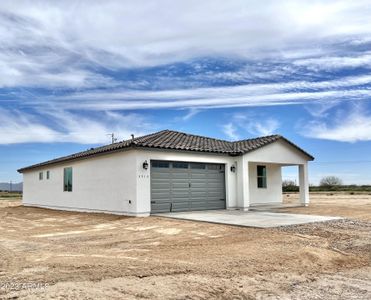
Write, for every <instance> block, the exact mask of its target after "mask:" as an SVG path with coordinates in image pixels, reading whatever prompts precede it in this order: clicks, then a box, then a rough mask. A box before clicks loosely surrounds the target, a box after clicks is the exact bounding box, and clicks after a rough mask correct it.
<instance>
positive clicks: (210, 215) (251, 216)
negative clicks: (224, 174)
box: [155, 210, 342, 228]
mask: <svg viewBox="0 0 371 300" xmlns="http://www.w3.org/2000/svg"><path fill="white" fill-rule="evenodd" d="M155 216H159V217H167V218H174V219H183V220H191V221H200V222H210V223H218V224H226V225H235V226H246V227H257V228H270V227H280V226H289V225H298V224H306V223H312V222H323V221H330V220H339V219H342V218H340V217H327V216H315V215H304V214H289V213H275V212H258V211H240V210H208V211H189V212H172V213H161V214H156V215H155Z"/></svg>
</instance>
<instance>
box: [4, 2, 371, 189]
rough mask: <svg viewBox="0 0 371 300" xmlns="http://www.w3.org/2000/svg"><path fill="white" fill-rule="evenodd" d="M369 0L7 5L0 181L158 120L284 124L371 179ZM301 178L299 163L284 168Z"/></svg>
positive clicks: (350, 175) (226, 128)
mask: <svg viewBox="0 0 371 300" xmlns="http://www.w3.org/2000/svg"><path fill="white" fill-rule="evenodd" d="M370 16H371V0H368V1H362V0H357V1H348V0H344V1H298V0H294V1H290V0H287V1H253V0H250V1H247V0H241V1H238V0H231V1H224V0H222V1H218V0H212V1H208V0H203V1H199V0H198V1H192V0H184V1H181V0H179V1H170V0H169V1H163V0H153V1H148V0H136V1H110V0H105V1H92V0H90V1H37V0H33V1H21V0H19V1H14V0H11V1H6V0H2V1H1V2H0V41H1V42H0V182H1V181H9V180H13V181H20V180H21V176H20V175H19V174H17V172H16V169H17V168H20V167H22V166H25V165H29V164H33V163H37V162H40V161H43V160H47V159H51V158H54V157H57V156H61V155H65V154H70V153H72V152H76V151H80V150H85V149H87V148H90V147H93V146H97V145H101V144H105V143H108V142H109V137H108V136H107V134H108V133H111V132H114V133H115V135H116V136H117V137H118V138H119V140H122V139H127V138H129V136H130V134H131V133H134V134H135V135H139V134H144V133H149V132H153V131H157V130H162V129H166V128H167V129H174V130H180V131H185V132H189V133H195V134H201V135H207V136H212V137H216V138H221V139H228V140H237V139H245V138H250V137H255V136H261V135H269V134H273V133H280V134H282V135H284V136H286V137H287V138H289V139H291V140H292V141H294V142H295V143H297V144H299V145H300V146H301V147H303V148H305V149H306V150H307V151H308V152H310V153H311V154H313V155H314V156H315V157H316V161H315V162H313V163H312V164H311V167H310V180H311V182H312V183H317V182H318V180H319V179H320V178H321V177H322V176H325V175H333V174H335V175H338V176H340V177H341V178H342V179H343V180H344V182H345V183H358V184H362V183H364V184H367V183H368V184H371V174H370V172H369V170H370V168H371V102H370V100H371V18H370ZM285 176H286V177H287V178H294V176H295V175H294V170H292V169H290V168H289V169H287V170H286V171H285Z"/></svg>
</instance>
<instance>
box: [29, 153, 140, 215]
mask: <svg viewBox="0 0 371 300" xmlns="http://www.w3.org/2000/svg"><path fill="white" fill-rule="evenodd" d="M135 162H136V158H135V151H124V152H119V153H111V154H109V155H101V156H97V157H92V158H89V159H83V160H78V161H72V162H68V163H64V164H60V165H54V166H48V167H45V168H42V169H35V170H32V171H26V172H25V173H24V174H23V181H24V183H23V186H24V190H23V204H24V205H32V206H41V207H49V208H56V209H64V210H79V211H98V212H99V211H104V212H112V213H117V214H129V215H130V214H137V213H138V210H137V203H136V201H135V200H136V194H137V187H136V184H137V181H136V176H135V172H136V168H135V167H136V165H135ZM65 167H72V168H73V177H72V178H73V191H72V192H64V191H63V169H64V168H65ZM47 170H49V171H50V179H49V180H47V179H46V171H47ZM40 171H43V173H44V179H43V180H39V172H40ZM129 200H130V202H131V204H130V203H129Z"/></svg>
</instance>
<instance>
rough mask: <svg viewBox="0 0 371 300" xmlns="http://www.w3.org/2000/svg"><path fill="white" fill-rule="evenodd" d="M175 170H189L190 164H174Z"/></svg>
mask: <svg viewBox="0 0 371 300" xmlns="http://www.w3.org/2000/svg"><path fill="white" fill-rule="evenodd" d="M173 168H175V169H188V163H182V162H174V163H173Z"/></svg>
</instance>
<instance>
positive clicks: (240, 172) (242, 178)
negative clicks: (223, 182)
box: [237, 156, 250, 210]
mask: <svg viewBox="0 0 371 300" xmlns="http://www.w3.org/2000/svg"><path fill="white" fill-rule="evenodd" d="M249 181H250V180H249V162H248V160H247V159H246V158H245V156H240V157H239V160H238V161H237V207H238V208H239V209H241V210H249V207H250V189H249Z"/></svg>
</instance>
